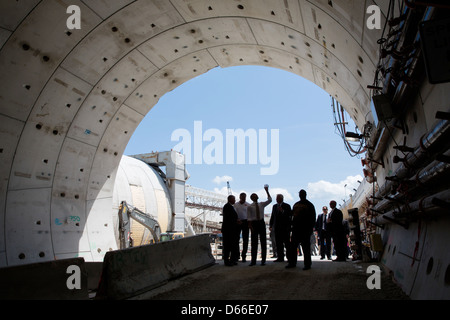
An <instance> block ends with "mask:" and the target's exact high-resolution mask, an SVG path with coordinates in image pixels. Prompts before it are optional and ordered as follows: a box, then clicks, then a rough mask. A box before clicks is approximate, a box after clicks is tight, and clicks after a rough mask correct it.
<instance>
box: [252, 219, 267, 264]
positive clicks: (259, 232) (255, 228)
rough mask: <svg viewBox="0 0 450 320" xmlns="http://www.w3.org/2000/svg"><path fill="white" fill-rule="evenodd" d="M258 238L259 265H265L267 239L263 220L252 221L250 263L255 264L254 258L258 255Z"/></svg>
mask: <svg viewBox="0 0 450 320" xmlns="http://www.w3.org/2000/svg"><path fill="white" fill-rule="evenodd" d="M258 236H259V240H260V242H261V263H265V262H266V254H267V239H266V224H265V222H264V220H257V221H252V235H251V241H252V263H256V256H257V255H258Z"/></svg>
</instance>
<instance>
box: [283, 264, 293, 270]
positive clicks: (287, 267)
mask: <svg viewBox="0 0 450 320" xmlns="http://www.w3.org/2000/svg"><path fill="white" fill-rule="evenodd" d="M295 267H296V265H293V264H288V265H287V266H286V267H285V268H286V269H291V268H295Z"/></svg>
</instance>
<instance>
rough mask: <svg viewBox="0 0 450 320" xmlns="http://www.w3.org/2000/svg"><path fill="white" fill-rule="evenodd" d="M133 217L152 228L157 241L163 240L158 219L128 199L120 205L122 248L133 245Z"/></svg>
mask: <svg viewBox="0 0 450 320" xmlns="http://www.w3.org/2000/svg"><path fill="white" fill-rule="evenodd" d="M130 219H133V220H135V221H137V222H138V223H140V224H141V225H143V226H144V227H146V228H147V229H149V230H150V232H151V234H152V236H153V239H154V241H155V242H159V241H161V240H160V238H161V229H160V226H159V223H158V221H157V220H156V219H155V218H154V217H153V216H151V215H150V214H148V213H145V212H143V211H141V210H139V209H137V208H135V207H133V206H132V205H130V204H128V203H127V202H126V201H122V202H121V203H120V206H119V240H120V249H126V248H130V247H132V246H133V239H132V237H131V220H130Z"/></svg>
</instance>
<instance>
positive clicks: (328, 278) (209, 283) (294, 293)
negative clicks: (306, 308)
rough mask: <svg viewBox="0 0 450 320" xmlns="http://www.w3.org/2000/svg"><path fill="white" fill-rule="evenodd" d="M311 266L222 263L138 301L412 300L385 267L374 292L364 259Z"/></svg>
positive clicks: (317, 262)
mask: <svg viewBox="0 0 450 320" xmlns="http://www.w3.org/2000/svg"><path fill="white" fill-rule="evenodd" d="M312 258H313V264H312V268H311V269H310V270H302V268H303V260H302V257H299V261H298V264H297V267H296V268H293V269H286V268H285V266H286V265H287V263H283V262H274V261H273V259H269V260H268V261H267V263H266V265H265V266H261V265H260V264H259V262H258V264H257V265H255V266H251V267H250V266H249V262H246V263H243V262H239V263H238V265H236V266H233V267H226V266H224V265H223V262H222V261H217V263H216V264H215V265H213V266H211V267H209V268H207V269H204V270H201V271H199V272H196V273H193V274H190V275H187V276H184V277H181V278H179V279H176V280H173V281H170V282H168V283H167V284H165V285H164V286H161V287H159V288H156V289H153V290H151V291H149V292H147V293H144V294H141V295H140V296H137V297H135V299H137V300H408V299H409V298H408V297H407V296H406V295H405V294H404V293H403V291H402V290H401V289H400V288H399V287H398V286H397V285H396V284H395V283H394V282H393V281H392V280H391V278H390V276H389V275H388V274H386V272H385V271H384V270H383V268H382V267H381V266H380V269H381V271H382V272H381V288H380V289H372V290H370V289H369V288H368V287H367V280H368V278H369V277H370V276H371V275H372V273H367V268H368V267H369V266H370V265H377V263H364V262H361V261H358V262H352V261H350V260H348V261H347V262H333V261H329V260H320V257H318V256H313V257H312Z"/></svg>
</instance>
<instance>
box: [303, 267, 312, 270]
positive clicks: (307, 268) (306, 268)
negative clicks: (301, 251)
mask: <svg viewBox="0 0 450 320" xmlns="http://www.w3.org/2000/svg"><path fill="white" fill-rule="evenodd" d="M309 269H311V267H303V270H309Z"/></svg>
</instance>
